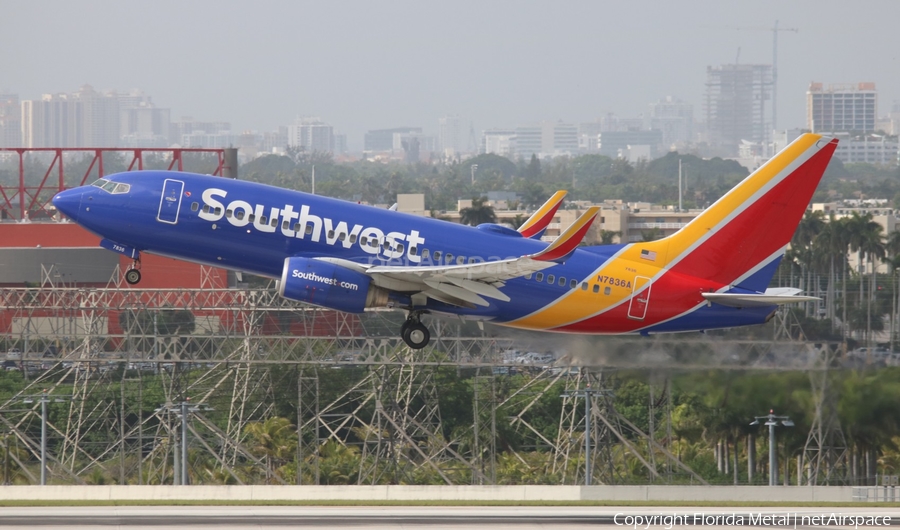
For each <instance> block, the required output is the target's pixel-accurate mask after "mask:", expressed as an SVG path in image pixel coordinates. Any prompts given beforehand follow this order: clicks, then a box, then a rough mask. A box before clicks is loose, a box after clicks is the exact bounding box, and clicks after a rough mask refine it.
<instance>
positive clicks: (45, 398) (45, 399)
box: [22, 390, 72, 486]
mask: <svg viewBox="0 0 900 530" xmlns="http://www.w3.org/2000/svg"><path fill="white" fill-rule="evenodd" d="M70 397H72V396H54V398H53V401H54V402H55V403H63V402H64V401H65V399H67V398H70ZM35 399H37V400H39V401H40V403H41V486H46V485H47V404H48V403H50V394H49V393H48V392H47V390H43V391H41V394H40V395H37V396H25V397H24V399H22V402H23V403H34V401H35Z"/></svg>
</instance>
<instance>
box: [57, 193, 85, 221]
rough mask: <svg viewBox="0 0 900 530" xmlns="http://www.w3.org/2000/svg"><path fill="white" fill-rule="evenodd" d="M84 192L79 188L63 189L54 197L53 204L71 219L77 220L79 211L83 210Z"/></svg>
mask: <svg viewBox="0 0 900 530" xmlns="http://www.w3.org/2000/svg"><path fill="white" fill-rule="evenodd" d="M83 193H84V192H83V191H82V190H81V189H79V188H75V189H71V190H65V191H61V192H59V193H57V194H56V196H55V197H53V206H56V209H57V210H59V211H61V212H62V213H63V214H65V215H66V217H68V218H69V219H71V220H73V221H77V220H78V211H79V210H81V195H82V194H83Z"/></svg>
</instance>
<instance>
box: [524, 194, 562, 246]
mask: <svg viewBox="0 0 900 530" xmlns="http://www.w3.org/2000/svg"><path fill="white" fill-rule="evenodd" d="M566 193H568V192H567V191H566V190H559V191H557V192H556V193H554V194H553V196H552V197H550V198H549V199H547V202H545V203H544V204H543V205H542V206H541V207H540V208H538V209H537V211H535V212H534V213H533V214H531V217H529V218H528V220H527V221H525V222H524V223H523V224H522V226H520V227H519V233H520V234H522V237H527V238H531V239H540V237H541V235H542V234H543V233H544V230H546V229H547V225H549V224H550V221H552V220H553V216H554V215H556V210H558V209H559V205H560V204H562V201H563V199H564V198H565V197H566Z"/></svg>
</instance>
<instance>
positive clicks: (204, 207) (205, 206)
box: [203, 204, 209, 213]
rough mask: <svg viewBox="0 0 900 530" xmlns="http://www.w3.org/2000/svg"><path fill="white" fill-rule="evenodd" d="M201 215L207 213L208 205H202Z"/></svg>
mask: <svg viewBox="0 0 900 530" xmlns="http://www.w3.org/2000/svg"><path fill="white" fill-rule="evenodd" d="M203 213H209V205H208V204H204V205H203Z"/></svg>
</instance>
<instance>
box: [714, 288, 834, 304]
mask: <svg viewBox="0 0 900 530" xmlns="http://www.w3.org/2000/svg"><path fill="white" fill-rule="evenodd" d="M799 292H800V289H794V288H790V287H782V288H775V289H766V292H765V293H760V294H751V293H702V296H703V298H706V300H708V301H709V302H713V303H716V304H719V305H724V306H728V307H764V306H771V305H782V304H795V303H799V302H815V301H817V300H819V298H817V297H815V296H800V295H798V294H797V293H799Z"/></svg>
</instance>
